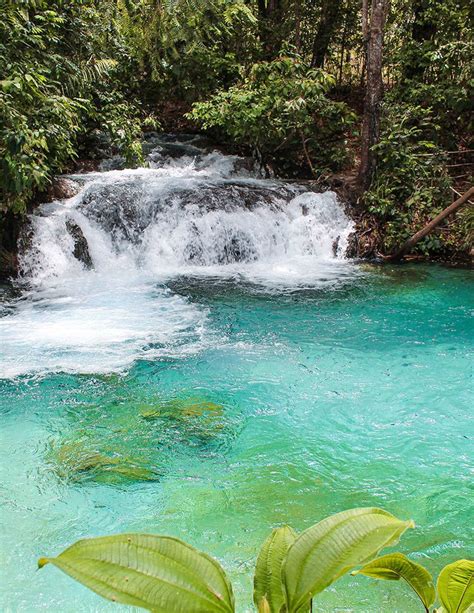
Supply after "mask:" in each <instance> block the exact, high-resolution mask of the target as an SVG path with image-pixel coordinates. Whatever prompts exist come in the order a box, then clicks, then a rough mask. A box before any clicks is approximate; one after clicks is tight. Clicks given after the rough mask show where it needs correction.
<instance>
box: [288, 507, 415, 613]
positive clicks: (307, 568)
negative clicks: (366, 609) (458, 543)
mask: <svg viewBox="0 0 474 613" xmlns="http://www.w3.org/2000/svg"><path fill="white" fill-rule="evenodd" d="M413 526H414V524H413V522H412V521H401V520H399V519H397V518H396V517H394V516H393V515H391V514H390V513H387V512H386V511H383V510H382V509H376V508H361V509H350V510H348V511H343V512H342V513H338V514H336V515H332V516H331V517H328V518H326V519H324V520H323V521H321V522H319V523H318V524H316V525H314V526H312V527H311V528H308V530H305V531H304V532H303V533H302V534H300V535H299V536H298V537H297V539H296V540H295V542H294V543H293V545H291V547H290V549H289V550H288V554H287V556H286V558H285V561H284V564H283V569H282V578H283V583H284V589H285V595H286V606H287V610H288V613H295V612H296V611H301V610H302V609H304V608H305V607H306V606H308V603H309V601H310V600H311V598H312V597H313V596H314V595H315V594H318V593H319V592H321V591H322V590H324V588H326V587H327V586H328V585H330V584H331V583H333V581H335V580H336V579H338V578H339V577H340V576H341V575H343V574H344V573H345V572H347V571H348V570H350V569H351V568H353V567H354V566H357V565H358V564H364V563H365V562H367V561H368V560H370V559H371V558H372V557H373V556H374V555H377V553H378V552H379V551H380V549H382V548H383V547H387V546H388V545H393V544H394V543H396V542H397V541H398V539H399V538H400V536H401V535H402V534H403V533H404V532H405V530H406V529H407V528H410V527H413Z"/></svg>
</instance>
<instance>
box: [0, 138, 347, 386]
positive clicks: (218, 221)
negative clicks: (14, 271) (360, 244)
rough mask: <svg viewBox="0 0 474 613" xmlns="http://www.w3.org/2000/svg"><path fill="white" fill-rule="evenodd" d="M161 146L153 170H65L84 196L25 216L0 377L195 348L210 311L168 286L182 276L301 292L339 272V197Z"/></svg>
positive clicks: (220, 158) (109, 365) (114, 364)
mask: <svg viewBox="0 0 474 613" xmlns="http://www.w3.org/2000/svg"><path fill="white" fill-rule="evenodd" d="M169 146H170V143H167V151H169ZM180 147H181V149H180ZM162 151H163V149H162V147H161V146H155V147H154V148H153V149H152V151H151V152H150V154H149V166H150V167H148V168H140V169H136V170H109V171H103V172H96V173H89V174H84V175H72V176H71V177H70V179H72V180H73V181H76V182H77V183H78V184H79V185H80V191H79V193H78V194H77V195H76V196H74V197H73V198H70V199H68V200H63V201H56V202H53V203H48V204H45V205H42V206H41V207H40V208H39V210H38V211H37V212H35V214H33V215H32V216H31V217H30V225H29V228H28V231H27V233H26V234H27V235H26V238H25V240H24V241H23V244H24V249H23V252H22V253H21V260H20V262H21V270H22V279H23V282H24V284H25V286H26V287H27V290H26V292H25V293H24V295H23V299H22V300H20V301H19V303H18V309H17V311H16V314H15V315H14V316H13V318H14V321H12V320H11V319H10V318H8V320H5V319H4V320H0V326H3V328H4V330H3V333H4V348H5V351H6V356H7V360H6V361H5V364H6V366H5V369H6V370H5V373H4V374H6V375H9V376H12V375H16V374H22V373H26V372H31V371H36V372H38V371H54V370H63V371H71V372H107V371H113V370H117V369H121V368H123V367H125V366H127V365H129V364H130V363H131V362H132V361H133V360H134V359H137V358H139V357H143V356H145V355H146V357H153V356H156V355H173V354H174V353H175V352H181V351H187V352H189V351H193V350H198V349H199V348H200V347H201V346H202V344H203V343H205V342H206V341H207V339H208V338H209V336H210V331H208V330H206V312H205V310H203V309H199V308H198V307H196V306H195V305H193V304H191V303H189V302H188V301H187V300H186V299H184V298H182V297H180V296H177V295H174V294H173V293H172V292H171V291H170V290H169V289H168V288H167V287H166V281H167V280H169V279H170V278H172V277H176V276H177V275H187V276H200V277H203V276H204V277H206V276H207V277H209V276H212V277H216V276H218V277H229V276H230V277H236V278H238V279H245V280H247V281H251V282H254V283H260V284H261V283H265V284H267V285H272V284H273V285H275V284H276V285H278V286H280V287H281V286H288V285H289V286H291V287H298V286H302V287H305V286H308V285H310V286H314V285H318V284H319V285H325V284H328V283H333V282H335V281H337V280H340V279H341V278H344V276H345V275H346V274H347V271H348V267H349V266H350V265H349V264H348V263H347V262H346V261H345V260H344V251H345V247H346V243H347V237H348V235H349V233H350V232H351V229H352V224H351V221H350V220H349V219H348V217H347V216H346V215H345V213H344V210H343V207H342V206H341V204H340V203H339V202H338V200H337V198H336V195H335V194H334V193H332V192H325V193H314V192H312V191H308V190H307V189H305V188H304V187H301V186H298V185H288V184H285V183H282V182H278V181H271V180H264V179H261V178H258V177H257V176H256V173H252V172H251V171H248V170H245V169H244V168H242V166H243V164H242V159H241V158H237V157H235V156H225V155H223V154H221V153H218V152H212V153H205V152H203V151H201V150H199V149H198V148H196V147H195V146H193V145H192V144H191V145H190V144H187V145H181V144H180V143H174V149H172V153H173V157H171V156H169V155H166V154H163V152H162ZM189 152H191V153H192V155H189ZM177 153H178V154H179V153H182V155H178V156H177ZM183 153H184V154H183ZM239 167H240V169H239ZM205 330H206V331H205ZM24 343H27V344H28V347H29V348H28V356H29V359H27V360H25V355H24V351H23V350H22V349H24Z"/></svg>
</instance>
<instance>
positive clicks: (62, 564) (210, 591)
mask: <svg viewBox="0 0 474 613" xmlns="http://www.w3.org/2000/svg"><path fill="white" fill-rule="evenodd" d="M48 562H50V563H51V564H54V565H55V566H57V567H58V568H60V569H61V570H62V571H64V572H65V573H67V574H68V575H70V576H71V577H73V578H74V579H76V580H77V581H79V582H80V583H83V584H84V585H85V586H87V587H88V588H90V589H91V590H93V591H94V592H96V593H97V594H99V595H100V596H103V597H104V598H108V599H109V600H113V601H115V602H120V603H123V604H128V605H134V606H137V607H143V608H144V609H149V610H150V611H154V612H155V613H198V612H202V611H209V612H210V613H211V612H212V613H214V612H215V613H232V612H233V611H234V597H233V594H232V587H231V585H230V583H229V581H228V579H227V577H226V575H225V573H224V571H223V570H222V568H221V566H220V565H219V564H218V563H217V562H216V561H215V560H213V559H212V558H211V557H209V556H207V555H205V554H204V553H201V552H200V551H197V550H196V549H194V547H191V546H190V545H188V544H186V543H184V542H183V541H180V540H179V539H176V538H172V537H168V536H156V535H152V534H117V535H114V536H105V537H99V538H91V539H84V540H81V541H78V542H77V543H75V544H74V545H72V546H71V547H69V548H68V549H66V550H65V551H63V552H62V553H61V554H60V555H59V556H57V557H56V558H41V559H40V560H39V562H38V565H39V567H40V568H42V567H43V566H44V565H45V564H47V563H48Z"/></svg>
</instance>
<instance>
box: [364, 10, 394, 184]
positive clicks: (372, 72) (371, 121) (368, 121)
mask: <svg viewBox="0 0 474 613" xmlns="http://www.w3.org/2000/svg"><path fill="white" fill-rule="evenodd" d="M388 5H389V0H372V3H371V10H370V16H369V18H368V21H367V26H366V27H367V32H368V33H367V66H366V72H367V78H366V89H365V102H364V117H363V122H362V138H361V163H360V168H359V184H360V186H361V187H362V189H363V190H367V189H368V188H369V187H370V184H371V182H372V178H373V176H374V172H375V166H376V158H375V154H374V152H373V150H372V148H373V146H374V145H376V144H377V143H378V141H379V136H380V104H381V101H382V94H383V83H382V51H383V28H384V24H385V16H386V13H387V8H388Z"/></svg>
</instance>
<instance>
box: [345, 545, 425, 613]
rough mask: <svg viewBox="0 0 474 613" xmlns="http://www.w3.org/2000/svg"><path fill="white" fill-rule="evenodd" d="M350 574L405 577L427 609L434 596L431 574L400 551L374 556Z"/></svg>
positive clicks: (392, 578) (387, 577)
mask: <svg viewBox="0 0 474 613" xmlns="http://www.w3.org/2000/svg"><path fill="white" fill-rule="evenodd" d="M352 574H353V575H357V574H362V575H367V577H373V578H374V579H387V580H389V581H398V580H399V579H405V581H406V582H407V583H408V585H409V586H410V587H411V588H412V589H413V590H414V591H415V592H416V594H417V596H418V597H419V599H420V600H421V602H422V603H423V606H424V607H425V609H426V610H427V611H428V610H429V608H430V606H431V605H432V604H433V602H434V601H435V598H436V592H435V588H434V585H433V577H432V576H431V574H430V573H429V572H428V571H427V570H426V568H424V567H423V566H421V565H420V564H416V563H415V562H412V561H411V560H410V559H408V558H407V557H406V556H405V555H403V554H402V553H389V554H387V555H385V556H381V557H380V558H376V559H375V560H372V562H369V563H368V564H366V565H365V566H364V567H363V568H361V569H360V570H356V571H354V572H353V573H352Z"/></svg>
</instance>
